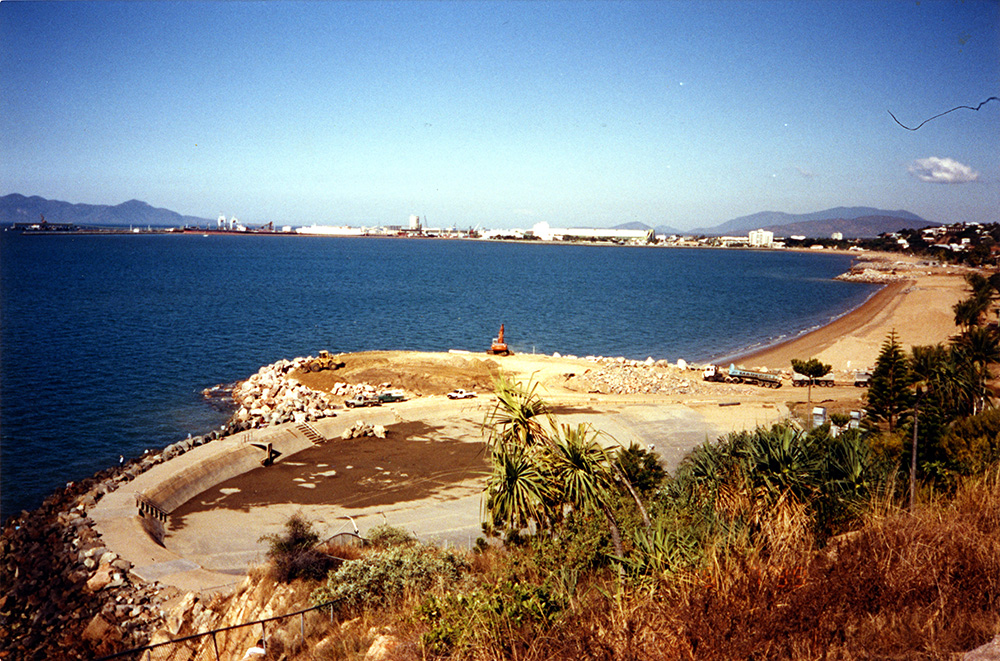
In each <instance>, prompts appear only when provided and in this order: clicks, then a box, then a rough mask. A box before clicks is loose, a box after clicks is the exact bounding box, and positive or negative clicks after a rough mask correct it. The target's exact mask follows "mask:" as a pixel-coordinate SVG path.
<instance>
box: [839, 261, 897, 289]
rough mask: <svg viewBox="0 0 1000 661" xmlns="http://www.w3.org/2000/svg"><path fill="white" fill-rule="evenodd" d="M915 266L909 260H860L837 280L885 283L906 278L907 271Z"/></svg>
mask: <svg viewBox="0 0 1000 661" xmlns="http://www.w3.org/2000/svg"><path fill="white" fill-rule="evenodd" d="M914 268H915V267H914V265H913V264H910V263H907V262H888V261H868V262H858V263H857V264H855V265H853V266H852V267H851V270H850V271H848V272H847V273H842V274H841V275H838V276H837V277H836V278H835V280H844V281H847V282H868V283H872V284H879V285H884V284H889V283H890V282H896V281H898V280H905V279H906V277H907V273H908V272H909V271H912V270H913V269H914Z"/></svg>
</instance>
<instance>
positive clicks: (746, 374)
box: [702, 365, 781, 388]
mask: <svg viewBox="0 0 1000 661" xmlns="http://www.w3.org/2000/svg"><path fill="white" fill-rule="evenodd" d="M702 377H703V378H704V379H705V381H718V382H724V383H752V384H754V385H757V386H764V387H765V388H780V387H781V378H780V377H779V376H778V375H777V374H765V373H764V372H751V371H750V370H741V369H739V368H738V367H736V365H730V366H729V369H728V370H725V369H723V368H721V367H719V366H718V365H709V366H708V367H706V368H705V371H704V372H703V373H702Z"/></svg>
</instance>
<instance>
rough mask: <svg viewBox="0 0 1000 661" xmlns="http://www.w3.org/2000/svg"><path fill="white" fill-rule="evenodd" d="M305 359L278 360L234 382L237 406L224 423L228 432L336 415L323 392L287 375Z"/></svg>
mask: <svg viewBox="0 0 1000 661" xmlns="http://www.w3.org/2000/svg"><path fill="white" fill-rule="evenodd" d="M308 360H309V358H308V357H307V358H296V359H295V360H279V361H278V362H276V363H272V364H271V365H265V366H264V367H262V368H260V370H258V371H257V373H256V374H253V375H251V376H250V378H249V379H247V380H246V381H243V382H242V383H239V384H237V385H236V386H234V387H233V401H234V403H235V404H236V405H237V407H238V408H237V409H236V412H235V413H233V417H232V418H231V419H230V421H229V423H228V425H226V431H227V433H230V434H233V433H236V432H240V431H243V430H246V429H255V428H260V427H267V426H269V425H279V424H281V423H284V422H294V423H295V424H302V423H303V422H313V421H315V420H319V419H320V418H329V417H333V416H335V415H337V414H336V412H335V411H334V402H333V400H332V399H331V398H330V397H329V396H328V395H327V394H326V393H322V392H319V391H318V390H313V389H311V388H308V387H306V386H304V385H302V384H301V383H298V382H296V381H293V380H292V379H290V378H288V374H289V372H291V371H292V370H294V369H296V368H298V367H300V366H301V365H302V363H304V362H306V361H308Z"/></svg>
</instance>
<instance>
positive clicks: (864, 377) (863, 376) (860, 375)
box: [854, 370, 872, 388]
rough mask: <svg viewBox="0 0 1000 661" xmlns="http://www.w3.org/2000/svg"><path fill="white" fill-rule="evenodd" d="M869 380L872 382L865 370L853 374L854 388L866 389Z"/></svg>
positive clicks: (869, 374)
mask: <svg viewBox="0 0 1000 661" xmlns="http://www.w3.org/2000/svg"><path fill="white" fill-rule="evenodd" d="M871 380H872V375H871V372H869V371H867V370H860V371H857V372H855V373H854V387H855V388H867V387H868V384H869V383H871Z"/></svg>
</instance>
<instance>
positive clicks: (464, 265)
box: [0, 232, 878, 519]
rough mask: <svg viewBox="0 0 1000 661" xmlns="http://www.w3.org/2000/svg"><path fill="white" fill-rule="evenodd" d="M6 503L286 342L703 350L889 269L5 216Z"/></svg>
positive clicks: (850, 300)
mask: <svg viewBox="0 0 1000 661" xmlns="http://www.w3.org/2000/svg"><path fill="white" fill-rule="evenodd" d="M0 257H2V260H0V295H2V300H0V306H2V307H0V319H2V325H0V456H2V464H0V470H2V480H0V487H2V494H0V517H2V518H3V519H6V518H7V517H9V516H11V515H13V514H16V513H18V512H20V511H21V510H22V509H33V508H35V507H37V506H38V505H39V504H40V503H41V501H42V500H43V499H44V498H45V497H46V496H47V495H48V494H49V493H51V492H52V491H53V490H54V489H55V488H57V487H59V486H62V485H64V484H65V483H67V482H69V481H72V480H79V479H83V478H86V477H89V476H90V475H92V474H93V473H95V472H96V471H98V470H101V469H103V468H106V467H108V466H111V465H115V464H117V463H118V461H119V457H124V458H130V457H135V456H138V455H141V454H142V453H143V451H145V450H147V449H150V450H155V449H159V448H162V447H164V446H165V445H168V444H170V443H173V442H175V441H177V440H180V439H181V438H184V437H186V436H187V435H189V434H201V433H205V432H207V431H209V430H211V429H214V428H217V427H219V426H220V425H221V424H223V422H225V420H226V418H227V417H228V414H227V413H226V412H223V411H219V410H217V409H215V408H213V407H212V406H211V405H210V404H208V403H207V402H205V400H204V399H203V397H202V395H201V391H202V390H204V389H205V388H209V387H211V386H213V385H216V384H220V383H232V382H234V381H238V380H242V379H245V378H247V377H248V376H250V375H251V374H253V373H254V372H256V371H257V370H258V369H259V368H260V367H261V366H262V365H266V364H269V363H272V362H275V361H277V360H279V359H283V358H289V359H290V358H294V357H296V356H304V355H310V354H311V355H315V354H316V353H317V352H318V351H319V350H321V349H327V350H330V351H332V352H342V351H343V352H355V351H366V350H416V351H448V350H451V349H459V350H466V351H471V352H474V353H478V352H483V353H484V356H485V350H486V349H487V348H488V347H489V343H490V341H491V339H492V338H493V337H494V336H495V335H496V333H497V330H498V329H499V327H500V324H501V323H502V324H504V325H505V329H506V336H507V341H508V344H509V345H510V346H511V348H512V349H513V350H514V351H515V352H520V353H539V354H552V353H556V352H558V353H561V354H563V355H577V356H587V355H599V356H611V357H619V356H620V357H625V358H630V359H636V360H644V359H646V358H647V357H652V358H654V359H667V360H670V361H671V362H676V361H677V360H678V359H680V358H683V359H685V360H687V361H688V362H695V363H698V362H705V361H708V360H709V359H713V358H721V357H727V358H728V357H732V356H736V355H740V354H744V353H747V352H749V351H752V350H755V349H758V348H761V347H763V346H767V345H770V344H774V343H777V342H781V341H784V340H788V339H791V338H793V337H796V336H798V335H800V334H802V333H804V332H808V331H809V330H813V329H815V328H818V327H820V326H822V325H824V324H826V323H829V322H830V321H831V320H833V319H834V318H836V317H838V316H841V315H843V314H844V313H846V312H848V311H849V310H852V309H854V308H856V307H858V306H859V305H861V304H862V303H863V302H864V301H865V300H867V299H868V298H869V297H870V296H871V295H872V294H873V293H874V292H875V291H877V290H878V286H876V285H867V284H859V283H849V282H842V281H837V280H834V279H833V278H834V277H835V276H836V275H838V274H840V273H843V272H845V271H846V270H848V268H849V267H850V265H851V261H852V258H851V257H850V256H848V255H842V254H830V253H801V252H784V251H750V250H724V249H697V250H694V249H668V248H655V247H649V248H647V247H614V246H587V245H553V244H535V243H507V242H483V241H453V240H450V241H445V240H422V239H397V240H390V239H384V238H335V237H266V236H261V237H239V236H235V237H234V236H218V235H214V236H207V237H205V236H201V235H197V234H195V235H190V234H186V235H177V234H173V235H171V234H167V235H112V236H100V235H76V236H74V235H67V236H21V235H17V234H15V233H12V232H3V233H0Z"/></svg>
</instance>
